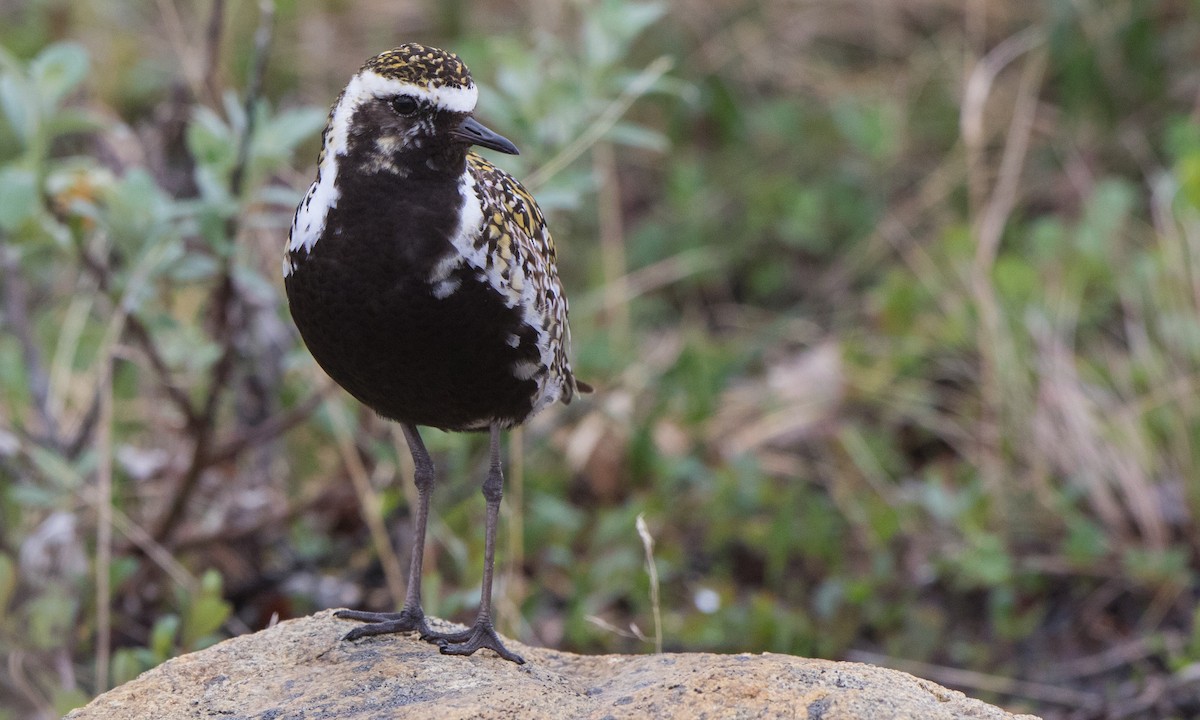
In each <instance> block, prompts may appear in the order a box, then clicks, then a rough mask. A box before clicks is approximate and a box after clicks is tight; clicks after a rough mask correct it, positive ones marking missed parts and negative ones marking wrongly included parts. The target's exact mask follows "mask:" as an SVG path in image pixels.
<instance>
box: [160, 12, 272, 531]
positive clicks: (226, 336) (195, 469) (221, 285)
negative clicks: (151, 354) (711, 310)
mask: <svg viewBox="0 0 1200 720" xmlns="http://www.w3.org/2000/svg"><path fill="white" fill-rule="evenodd" d="M222 9H223V4H222V3H217V4H216V5H214V6H213V14H214V15H215V14H217V13H218V12H220V11H221V10H222ZM274 16H275V6H274V4H273V3H272V2H270V0H262V1H261V2H260V3H259V25H258V29H257V31H256V32H255V35H254V37H255V43H254V52H255V57H254V58H253V62H252V64H251V76H250V78H249V81H248V83H247V90H246V100H245V107H246V124H245V126H244V127H243V128H242V135H241V137H240V138H239V140H238V160H237V163H236V164H235V166H234V168H233V171H232V173H231V175H230V181H229V184H230V192H231V193H232V194H233V195H234V196H240V195H241V194H242V190H243V184H244V181H245V172H246V165H247V163H248V162H249V155H250V153H249V146H250V141H251V139H252V138H253V136H254V131H255V126H256V119H255V118H256V113H255V112H254V106H255V105H257V104H258V99H259V94H260V93H261V91H262V78H263V74H264V73H265V72H266V55H267V51H268V49H269V47H270V39H271V27H272V22H273V20H274ZM214 22H217V21H214ZM217 24H218V26H219V23H217ZM240 225H241V216H240V214H235V215H233V216H232V217H230V218H229V219H228V220H227V221H226V223H225V234H226V237H228V238H230V240H231V241H233V240H235V239H236V238H237V236H238V234H239V229H240ZM233 257H234V253H233V252H232V251H229V252H225V253H224V254H223V255H222V256H221V272H220V280H219V282H218V283H217V288H216V289H215V290H214V291H213V294H212V297H211V305H212V308H213V315H214V321H213V329H212V335H213V337H214V338H217V339H218V340H219V341H220V343H221V354H220V356H219V357H218V359H217V361H216V362H215V363H214V364H213V368H212V371H211V373H210V374H209V381H208V385H207V387H208V392H207V397H206V398H205V401H204V405H203V407H202V408H201V410H200V412H199V414H198V417H196V422H195V423H194V425H193V427H192V430H193V431H194V433H195V435H196V442H195V445H193V447H192V455H191V459H190V460H189V462H188V466H187V470H185V471H184V474H183V477H181V478H180V480H179V483H178V486H177V487H176V489H175V492H174V493H173V494H172V498H171V502H170V504H169V505H168V506H167V510H166V512H164V513H163V514H162V516H161V518H160V519H159V521H158V522H157V523H156V524H155V528H154V537H155V539H157V540H158V541H160V542H164V541H166V540H168V539H169V538H170V536H171V534H172V533H173V532H174V529H175V526H176V525H177V524H178V522H179V519H180V518H181V517H183V511H184V509H185V508H186V507H187V503H188V500H189V499H190V498H191V496H192V494H193V492H195V489H196V487H197V485H198V484H199V480H200V477H201V476H202V475H203V472H204V470H205V469H207V468H208V467H209V463H207V462H206V457H207V456H208V453H209V448H210V447H211V445H212V443H213V433H214V431H215V430H216V416H217V407H218V405H219V401H220V399H221V397H222V396H224V394H225V392H224V391H225V389H226V386H227V385H228V383H229V378H230V376H231V375H232V373H233V368H234V363H235V360H236V359H237V356H236V343H235V342H234V332H235V331H234V328H233V327H232V322H231V317H232V315H233V311H234V306H235V305H238V304H239V302H238V293H237V285H236V282H235V280H234V277H233Z"/></svg>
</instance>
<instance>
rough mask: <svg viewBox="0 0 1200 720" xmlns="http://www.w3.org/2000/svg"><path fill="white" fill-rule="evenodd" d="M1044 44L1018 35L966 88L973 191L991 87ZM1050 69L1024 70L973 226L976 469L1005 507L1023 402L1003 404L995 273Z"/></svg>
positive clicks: (1038, 60)
mask: <svg viewBox="0 0 1200 720" xmlns="http://www.w3.org/2000/svg"><path fill="white" fill-rule="evenodd" d="M1042 42H1043V38H1042V34H1041V33H1040V32H1036V31H1024V32H1021V33H1017V34H1016V35H1014V36H1013V37H1012V38H1009V39H1008V40H1006V41H1005V42H1003V43H1001V44H1000V45H999V46H997V47H996V48H995V49H994V50H992V51H991V52H990V53H988V55H987V56H986V57H985V58H984V59H983V61H981V62H980V63H979V65H978V66H977V67H976V68H975V72H973V73H972V75H971V79H970V80H969V81H968V83H967V91H966V98H964V101H963V111H962V116H961V118H962V119H961V126H962V133H963V140H964V143H965V145H966V146H967V160H968V172H967V176H968V185H970V184H971V179H972V173H971V167H972V164H973V161H977V158H978V157H979V155H980V153H981V152H982V142H983V141H982V129H981V128H982V119H981V116H982V113H983V105H984V99H986V94H987V91H988V90H989V89H990V87H991V81H992V80H993V79H994V78H995V75H996V74H997V73H999V72H1000V69H1002V68H1003V67H1004V66H1006V65H1007V64H1009V63H1010V62H1012V61H1013V60H1014V59H1015V58H1017V57H1019V56H1020V55H1021V54H1023V53H1026V52H1030V51H1032V50H1034V49H1035V48H1037V47H1038V46H1039V45H1040V44H1041V43H1042ZM1045 68H1046V53H1045V51H1044V50H1042V51H1040V52H1038V53H1037V55H1036V56H1035V57H1034V58H1033V59H1032V60H1031V61H1030V62H1029V63H1028V64H1027V65H1026V67H1025V72H1024V74H1023V75H1022V77H1021V84H1020V90H1019V95H1018V97H1017V103H1016V107H1015V108H1014V110H1013V116H1012V120H1011V121H1010V123H1009V127H1008V136H1007V138H1006V141H1005V145H1004V153H1003V155H1002V157H1001V160H1000V170H999V175H998V177H997V179H996V184H995V186H994V187H993V188H992V190H991V193H990V196H989V197H988V202H987V205H986V206H985V207H984V208H983V210H982V212H979V213H978V214H977V215H976V217H975V222H974V234H975V239H976V246H975V259H974V264H973V266H972V272H971V290H972V294H973V296H974V299H975V304H976V307H977V308H978V312H979V326H978V328H977V333H976V342H977V345H978V349H979V356H980V361H979V364H980V369H979V374H980V381H979V385H980V394H981V396H982V398H981V399H982V408H981V411H980V414H981V417H980V419H979V443H978V455H979V459H978V463H979V467H980V474H981V475H982V477H983V482H984V485H985V487H987V489H988V491H989V493H990V494H991V495H992V497H995V498H997V499H1003V498H1005V497H1007V496H1008V495H1009V494H1008V493H1005V491H1004V487H1003V484H1004V477H1003V472H1004V471H1003V458H1002V456H1001V453H1002V452H1003V448H1002V445H1003V442H1002V436H1003V422H1004V419H1005V405H1006V403H1009V404H1012V403H1016V402H1019V399H1010V400H1007V401H1006V400H1005V397H1006V396H1009V397H1011V396H1012V395H1014V393H1012V392H1006V389H1007V390H1011V387H1009V388H1006V387H1005V385H1006V383H1005V373H1006V372H1007V373H1008V376H1009V377H1010V378H1012V377H1015V376H1014V373H1015V368H1016V367H1017V364H1016V363H1010V362H1006V361H1007V360H1008V359H1009V357H1010V356H1011V352H1010V349H1011V338H1010V337H1009V335H1008V333H1007V332H1006V329H1005V326H1004V324H1003V318H1002V317H1001V309H1000V306H999V300H998V299H997V297H996V289H995V287H994V286H993V284H992V279H991V272H992V267H993V265H994V263H995V260H996V252H997V249H998V248H999V245H1000V237H1001V234H1002V233H1003V231H1004V227H1005V226H1006V225H1007V223H1008V217H1009V215H1010V214H1011V213H1012V209H1013V206H1014V205H1015V204H1016V199H1017V192H1018V187H1019V185H1018V183H1019V181H1020V176H1021V169H1022V167H1023V166H1024V164H1025V156H1026V154H1027V153H1028V150H1029V140H1030V136H1031V135H1032V131H1033V121H1034V118H1035V115H1036V112H1037V91H1038V88H1039V87H1040V85H1041V79H1042V76H1043V74H1044V72H1045ZM978 88H982V89H978ZM976 164H977V163H976ZM977 192H978V191H977ZM975 210H977V208H972V211H973V212H974V211H975ZM998 507H999V508H1000V515H1001V519H1003V517H1004V516H1006V515H1007V514H1008V512H1009V511H1010V508H1009V507H1008V506H1007V504H1006V503H1000V504H998Z"/></svg>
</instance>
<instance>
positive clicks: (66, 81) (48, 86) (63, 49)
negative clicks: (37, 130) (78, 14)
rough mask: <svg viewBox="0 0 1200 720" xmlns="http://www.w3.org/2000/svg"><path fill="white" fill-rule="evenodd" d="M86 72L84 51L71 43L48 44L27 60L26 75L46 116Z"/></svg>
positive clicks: (86, 57)
mask: <svg viewBox="0 0 1200 720" xmlns="http://www.w3.org/2000/svg"><path fill="white" fill-rule="evenodd" d="M87 72H88V55H87V51H86V50H84V49H83V46H82V45H79V44H77V43H73V42H62V43H55V44H53V45H50V46H49V47H47V48H46V49H45V50H43V51H42V52H41V54H39V55H38V56H37V57H36V58H34V59H33V61H32V62H31V63H29V77H30V79H31V80H32V81H33V85H34V87H36V88H37V89H38V92H39V93H40V94H41V109H42V112H43V113H44V116H45V117H49V116H51V115H52V114H53V113H54V111H55V110H56V109H57V108H58V105H59V103H61V102H62V100H63V98H65V97H66V96H67V94H68V93H70V92H71V91H72V90H74V89H75V88H77V87H78V86H79V83H81V82H83V79H84V78H85V77H87Z"/></svg>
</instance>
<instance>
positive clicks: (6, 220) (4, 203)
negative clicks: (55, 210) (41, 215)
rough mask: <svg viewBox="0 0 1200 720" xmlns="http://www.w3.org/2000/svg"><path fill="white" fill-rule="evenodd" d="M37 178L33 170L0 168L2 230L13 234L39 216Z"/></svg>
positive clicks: (0, 216)
mask: <svg viewBox="0 0 1200 720" xmlns="http://www.w3.org/2000/svg"><path fill="white" fill-rule="evenodd" d="M40 205H41V203H40V202H39V198H38V187H37V176H36V175H35V174H34V172H33V171H32V170H27V169H25V168H21V167H15V166H9V167H6V168H0V229H3V230H7V231H9V232H12V231H13V230H16V229H17V228H19V227H21V226H22V225H24V224H25V223H26V222H27V221H28V220H30V219H32V218H33V217H34V216H36V215H37V212H38V210H39V208H40Z"/></svg>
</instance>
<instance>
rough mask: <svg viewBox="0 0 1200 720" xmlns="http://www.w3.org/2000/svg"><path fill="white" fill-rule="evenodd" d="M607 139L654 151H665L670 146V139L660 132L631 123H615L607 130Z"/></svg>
mask: <svg viewBox="0 0 1200 720" xmlns="http://www.w3.org/2000/svg"><path fill="white" fill-rule="evenodd" d="M608 139H609V140H611V141H613V142H615V143H617V144H620V145H627V146H629V147H635V148H640V149H643V150H653V151H655V152H666V150H667V149H668V148H669V147H670V141H668V140H667V137H666V136H665V135H663V134H662V133H660V132H658V131H657V130H651V129H650V128H647V127H642V126H641V125H634V124H632V123H617V124H616V125H614V126H613V128H612V129H611V130H609V131H608Z"/></svg>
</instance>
